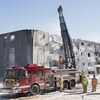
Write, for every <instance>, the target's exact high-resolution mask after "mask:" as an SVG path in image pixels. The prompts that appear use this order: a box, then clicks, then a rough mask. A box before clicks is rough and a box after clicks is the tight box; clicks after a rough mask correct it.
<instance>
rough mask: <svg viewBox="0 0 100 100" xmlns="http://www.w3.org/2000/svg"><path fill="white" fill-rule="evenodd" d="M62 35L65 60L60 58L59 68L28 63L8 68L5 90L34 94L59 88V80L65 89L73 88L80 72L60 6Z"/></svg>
mask: <svg viewBox="0 0 100 100" xmlns="http://www.w3.org/2000/svg"><path fill="white" fill-rule="evenodd" d="M58 13H59V20H60V27H61V36H62V40H63V48H64V61H62V59H60V65H61V66H63V64H62V63H64V65H65V68H64V67H59V68H58V69H46V68H45V67H44V66H38V65H36V64H28V65H27V66H22V67H21V66H16V67H12V68H8V69H7V70H6V73H5V77H4V80H3V88H2V91H3V92H8V93H25V92H29V93H31V94H32V95H36V94H39V93H40V92H41V91H44V90H50V89H55V90H57V89H58V88H59V80H60V79H61V80H62V83H63V89H72V88H74V87H75V84H76V82H77V80H76V74H77V73H78V71H77V69H76V64H75V55H74V52H73V46H72V41H71V38H70V35H69V33H68V29H67V26H66V23H65V20H64V16H63V12H62V7H61V6H59V8H58Z"/></svg>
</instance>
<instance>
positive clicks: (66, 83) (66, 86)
mask: <svg viewBox="0 0 100 100" xmlns="http://www.w3.org/2000/svg"><path fill="white" fill-rule="evenodd" d="M63 88H64V89H67V90H68V82H67V81H64V83H63Z"/></svg>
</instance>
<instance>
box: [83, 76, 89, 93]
mask: <svg viewBox="0 0 100 100" xmlns="http://www.w3.org/2000/svg"><path fill="white" fill-rule="evenodd" d="M82 85H83V92H84V93H85V92H87V86H88V79H87V77H86V76H85V75H84V76H83V77H82Z"/></svg>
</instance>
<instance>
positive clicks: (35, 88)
mask: <svg viewBox="0 0 100 100" xmlns="http://www.w3.org/2000/svg"><path fill="white" fill-rule="evenodd" d="M39 91H40V89H39V86H38V85H36V84H34V85H32V86H31V89H30V93H31V94H32V95H36V94H39Z"/></svg>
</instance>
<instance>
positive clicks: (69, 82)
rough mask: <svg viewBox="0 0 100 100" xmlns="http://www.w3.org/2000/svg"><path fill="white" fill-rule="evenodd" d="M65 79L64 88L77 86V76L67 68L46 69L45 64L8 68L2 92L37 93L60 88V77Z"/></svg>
mask: <svg viewBox="0 0 100 100" xmlns="http://www.w3.org/2000/svg"><path fill="white" fill-rule="evenodd" d="M60 78H61V79H62V81H63V89H68V88H74V87H75V83H76V82H75V77H74V76H72V75H69V71H68V70H65V69H62V70H61V69H56V70H51V69H45V68H44V66H37V65H36V64H28V65H27V66H25V67H20V66H17V67H12V68H9V69H7V70H6V73H5V77H4V81H3V88H2V89H1V91H2V92H6V93H25V92H30V93H31V94H33V95H35V94H38V93H39V92H41V91H43V90H50V89H56V90H57V89H58V88H59V82H58V81H59V79H60Z"/></svg>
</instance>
